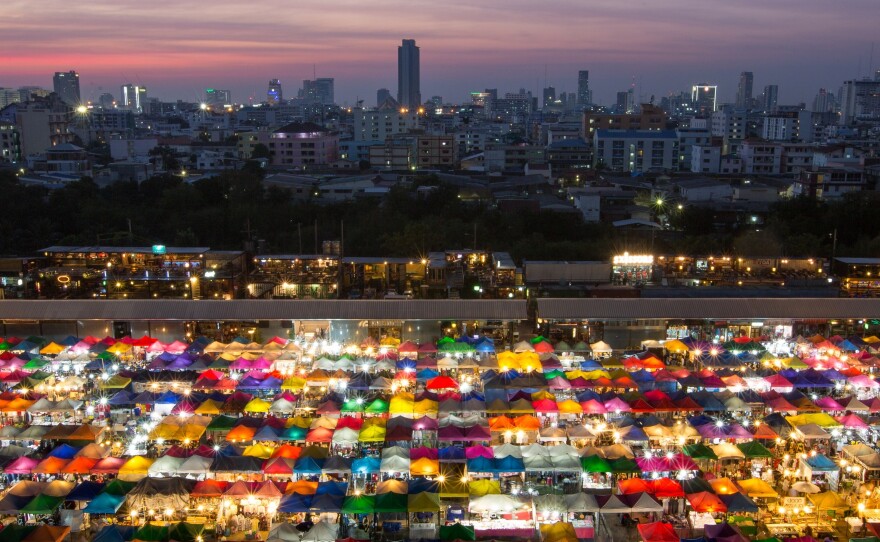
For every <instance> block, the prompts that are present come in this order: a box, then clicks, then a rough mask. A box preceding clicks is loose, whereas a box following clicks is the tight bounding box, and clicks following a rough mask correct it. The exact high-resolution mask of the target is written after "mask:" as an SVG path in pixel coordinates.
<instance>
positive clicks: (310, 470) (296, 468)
mask: <svg viewBox="0 0 880 542" xmlns="http://www.w3.org/2000/svg"><path fill="white" fill-rule="evenodd" d="M323 465H324V460H323V459H315V458H314V457H300V458H299V459H297V460H296V463H294V465H293V472H295V473H296V474H321V467H322V466H323Z"/></svg>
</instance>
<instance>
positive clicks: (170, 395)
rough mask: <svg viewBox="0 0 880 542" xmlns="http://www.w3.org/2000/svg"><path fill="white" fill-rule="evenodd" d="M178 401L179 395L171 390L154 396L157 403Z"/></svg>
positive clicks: (170, 403)
mask: <svg viewBox="0 0 880 542" xmlns="http://www.w3.org/2000/svg"><path fill="white" fill-rule="evenodd" d="M179 402H180V396H179V395H177V394H176V393H174V392H173V391H166V392H165V393H163V394H162V395H160V396H159V397H157V398H156V404H157V405H176V404H177V403H179Z"/></svg>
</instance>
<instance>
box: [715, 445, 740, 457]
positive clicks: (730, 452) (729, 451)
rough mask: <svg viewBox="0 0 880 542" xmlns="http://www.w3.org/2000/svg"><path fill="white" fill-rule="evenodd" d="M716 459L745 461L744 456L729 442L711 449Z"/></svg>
mask: <svg viewBox="0 0 880 542" xmlns="http://www.w3.org/2000/svg"><path fill="white" fill-rule="evenodd" d="M711 448H712V451H713V452H715V455H716V456H718V459H734V458H738V459H745V457H746V454H744V453H743V452H742V450H740V449H739V448H737V447H736V446H734V445H733V444H731V443H729V442H722V443H721V444H716V445H714V446H712V447H711Z"/></svg>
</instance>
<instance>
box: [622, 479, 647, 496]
mask: <svg viewBox="0 0 880 542" xmlns="http://www.w3.org/2000/svg"><path fill="white" fill-rule="evenodd" d="M617 487H618V488H620V492H621V493H622V494H624V495H629V494H630V493H652V487H651V484H650V482H648V481H646V480H642V479H641V478H627V479H626V480H618V482H617Z"/></svg>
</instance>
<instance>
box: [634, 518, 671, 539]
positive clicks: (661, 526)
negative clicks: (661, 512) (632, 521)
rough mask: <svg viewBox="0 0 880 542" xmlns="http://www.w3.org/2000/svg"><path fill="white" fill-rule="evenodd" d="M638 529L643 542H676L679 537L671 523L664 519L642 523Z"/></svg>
mask: <svg viewBox="0 0 880 542" xmlns="http://www.w3.org/2000/svg"><path fill="white" fill-rule="evenodd" d="M638 529H639V534H640V535H641V536H642V540H644V541H645V542H678V541H679V540H680V539H681V537H679V536H678V533H676V532H675V529H674V528H673V527H672V524H671V523H666V522H664V521H656V522H654V523H642V524H639V525H638Z"/></svg>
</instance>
